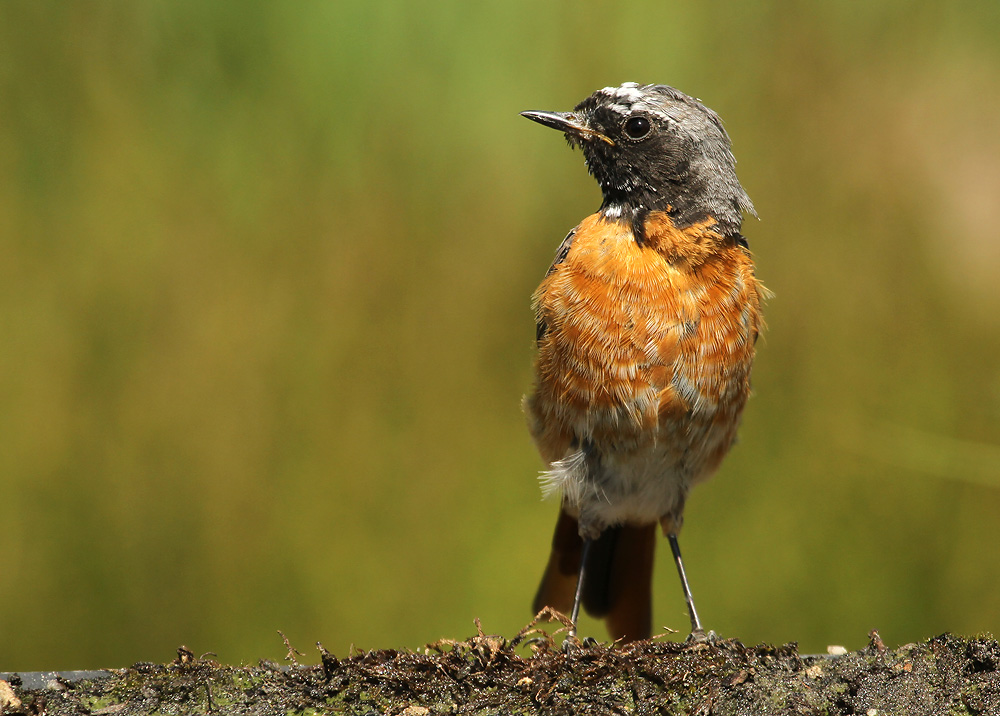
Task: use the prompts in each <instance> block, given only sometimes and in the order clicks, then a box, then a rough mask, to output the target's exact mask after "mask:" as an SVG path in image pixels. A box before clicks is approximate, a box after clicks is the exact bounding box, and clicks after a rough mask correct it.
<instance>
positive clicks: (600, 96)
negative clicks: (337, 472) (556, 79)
mask: <svg viewBox="0 0 1000 716" xmlns="http://www.w3.org/2000/svg"><path fill="white" fill-rule="evenodd" d="M527 114H528V116H529V118H531V119H535V120H536V121H539V122H541V123H543V124H547V125H549V126H553V127H556V128H558V129H561V130H562V131H564V132H566V134H567V137H568V138H570V140H571V141H573V142H575V143H578V144H580V145H581V146H582V147H583V149H584V152H585V156H586V158H587V162H588V166H589V167H590V170H591V172H592V173H593V174H594V175H595V176H596V177H597V178H598V181H599V182H600V183H601V186H602V189H603V190H604V194H605V202H604V204H603V205H602V208H601V211H599V212H598V213H596V214H594V215H592V216H589V217H587V218H586V219H584V220H583V221H582V222H581V223H580V224H579V225H578V226H577V227H576V228H575V229H574V230H573V231H572V232H571V233H570V235H569V236H568V237H567V238H566V240H565V241H564V242H563V245H562V246H561V247H560V250H559V253H558V255H557V257H556V261H555V262H554V263H553V265H552V267H551V268H550V269H549V272H548V274H547V275H546V277H545V279H544V280H543V281H542V283H541V285H540V286H539V288H538V290H537V291H536V292H535V295H534V307H535V313H536V318H537V322H538V327H539V328H538V356H537V360H536V365H535V370H536V380H535V389H534V391H533V393H532V394H531V395H530V396H529V397H528V398H527V399H526V400H525V411H526V413H527V416H528V423H529V427H530V430H531V434H532V436H533V437H534V439H535V442H536V444H537V445H538V449H539V451H540V453H541V455H542V457H543V459H544V460H545V461H546V462H547V463H548V464H549V469H548V470H547V471H546V473H545V475H544V478H543V479H544V482H545V489H546V490H547V491H552V492H554V491H556V490H558V491H560V492H561V494H562V506H561V511H560V520H559V524H558V525H557V528H556V534H555V537H554V540H553V552H552V556H551V557H550V560H549V566H548V568H547V570H546V575H545V578H544V579H543V581H542V585H541V587H540V589H539V593H538V596H537V597H536V602H535V607H536V609H540V608H541V607H542V606H546V605H547V606H553V607H555V608H557V609H560V610H563V611H566V610H567V609H568V608H569V607H570V606H571V605H572V606H573V607H574V614H575V608H576V607H577V606H578V605H579V601H580V596H579V595H580V594H581V592H579V591H577V586H578V584H577V582H578V580H583V577H582V575H583V573H584V570H583V566H584V562H586V564H587V565H590V566H588V570H589V572H588V573H587V576H586V579H585V580H583V584H584V586H583V591H582V595H583V598H582V600H583V603H584V605H585V606H587V608H588V610H589V611H591V612H592V613H594V614H596V615H598V616H607V618H608V625H609V629H610V630H611V632H612V635H613V636H615V637H622V638H627V639H633V638H642V637H645V636H648V635H649V629H650V594H649V593H650V583H651V571H652V562H653V546H654V541H653V530H654V528H655V525H656V524H657V523H660V524H661V525H662V527H663V530H664V532H666V533H667V535H668V536H669V537H670V538H671V546H672V547H673V549H674V554H675V558H676V560H677V564H678V568H679V569H680V570H681V578H682V583H683V584H684V588H685V594H686V596H687V597H688V605H689V609H690V611H691V619H692V629H693V630H694V631H697V632H700V629H701V627H700V622H699V621H698V618H697V615H696V613H695V610H694V604H693V601H691V599H690V594H689V591H688V588H687V582H686V578H685V576H684V574H683V566H682V563H681V562H680V553H679V548H678V547H677V545H676V534H677V532H678V530H679V529H680V526H681V523H682V518H683V509H684V501H685V498H686V496H687V493H688V490H689V489H690V488H691V486H692V485H694V484H695V483H697V482H699V481H701V480H704V479H706V478H708V477H709V476H710V475H711V474H712V473H713V472H714V471H715V470H716V469H717V468H718V466H719V464H720V462H721V461H722V458H723V457H724V456H725V454H726V453H727V452H728V450H729V448H730V447H731V446H732V444H733V442H734V440H735V437H736V431H737V428H738V426H739V422H740V416H741V414H742V412H743V408H744V405H745V404H746V401H747V398H748V396H749V394H750V368H751V364H752V362H753V357H754V345H755V341H756V338H757V335H758V332H759V331H760V328H761V325H762V318H761V312H760V308H761V302H762V297H763V288H762V287H761V285H760V283H759V282H758V281H757V279H756V277H755V275H754V267H753V263H752V260H751V256H750V252H749V250H748V249H747V246H746V242H745V240H744V239H743V237H742V235H741V234H740V233H739V226H740V220H741V217H740V214H741V212H742V211H744V210H751V211H752V205H750V203H749V199H747V198H746V195H745V193H743V191H742V188H741V187H740V186H739V183H738V182H737V181H736V179H735V173H733V172H732V163H733V162H732V155H731V154H730V153H729V144H728V137H727V136H726V135H725V132H724V130H722V127H721V123H719V122H718V118H717V117H715V115H714V113H712V112H711V111H710V110H707V109H706V108H704V107H703V106H702V105H700V104H699V103H697V102H696V101H694V100H691V98H689V97H687V96H686V95H683V94H681V93H679V92H677V91H676V90H672V89H670V88H665V87H662V86H652V85H648V86H644V87H639V86H637V85H633V84H626V85H623V86H622V87H620V88H607V89H605V90H601V91H600V92H598V93H595V95H593V96H592V97H591V98H588V100H585V101H584V102H583V103H581V105H579V106H578V107H577V109H576V110H575V111H574V112H573V113H568V114H557V113H538V112H536V113H527ZM636 117H639V118H641V119H642V120H643V122H644V124H643V122H638V123H637V122H636V120H635V118H636ZM685 172H687V173H686V174H685ZM668 179H669V181H668ZM585 545H587V547H586V548H585ZM591 546H593V551H590V552H588V551H587V550H590V549H591ZM585 552H586V553H587V556H583V555H584V553H585ZM574 597H576V598H575V599H574Z"/></svg>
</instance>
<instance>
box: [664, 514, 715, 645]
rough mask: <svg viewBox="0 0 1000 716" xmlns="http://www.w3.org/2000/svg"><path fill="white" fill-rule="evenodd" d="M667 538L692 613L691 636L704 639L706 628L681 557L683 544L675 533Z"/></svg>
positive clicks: (689, 610) (699, 639)
mask: <svg viewBox="0 0 1000 716" xmlns="http://www.w3.org/2000/svg"><path fill="white" fill-rule="evenodd" d="M667 539H668V540H670V551H671V552H673V553H674V564H676V565H677V574H679V575H680V578H681V588H682V589H683V590H684V599H685V600H687V607H688V613H689V614H690V615H691V638H692V639H693V640H695V641H702V640H704V639H705V638H706V635H705V630H704V629H702V628H701V620H700V619H698V611H697V610H696V609H695V608H694V597H692V596H691V587H690V585H688V578H687V573H686V572H685V571H684V560H682V559H681V546H680V545H679V544H678V543H677V535H676V534H675V533H673V532H671V533H670V534H668V535H667Z"/></svg>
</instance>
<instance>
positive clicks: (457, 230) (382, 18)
mask: <svg viewBox="0 0 1000 716" xmlns="http://www.w3.org/2000/svg"><path fill="white" fill-rule="evenodd" d="M998 37H1000V12H998V11H997V9H996V8H994V7H993V6H991V5H989V4H987V3H980V4H975V3H962V2H959V3H952V4H948V5H940V6H934V5H922V6H913V5H912V4H911V3H903V2H883V3H879V4H871V5H869V6H866V8H861V7H859V6H856V5H854V4H848V3H831V4H827V5H825V6H823V7H822V8H820V7H818V6H811V5H804V4H797V3H791V2H772V3H764V4H757V5H755V6H752V7H751V6H750V5H747V6H746V7H744V8H742V9H738V8H735V7H733V6H731V5H727V4H723V3H717V2H709V3H702V4H701V5H698V6H697V8H693V7H688V8H685V7H683V6H681V5H679V4H678V5H672V4H663V3H652V2H650V3H635V4H633V5H630V6H629V7H628V8H622V7H618V6H616V5H614V4H608V3H601V2H596V1H594V2H582V3H574V4H573V5H572V6H570V5H565V6H563V5H560V4H553V5H543V4H542V5H540V4H538V3H527V2H523V1H521V0H515V1H512V2H508V3H504V4H496V3H486V4H476V3H459V2H436V3H420V4H413V3H401V2H383V3H355V2H338V3H326V2H312V3H296V4H268V3H259V2H256V3H255V2H250V3H239V4H236V3H232V4H225V5H217V4H204V3H197V2H173V3H145V4H141V5H93V4H89V3H65V4H54V3H53V4H36V3H30V4H29V3H8V4H4V5H3V6H2V7H0V92H2V94H0V96H2V98H3V100H2V102H0V336H2V340H0V525H2V535H3V537H2V538H0V544H2V549H0V555H2V557H0V575H2V576H0V636H2V638H0V670H8V669H42V668H46V669H47V668H86V667H94V666H108V665H120V664H126V663H129V662H132V661H136V660H148V659H152V660H157V659H167V658H169V657H170V655H171V650H172V649H173V647H175V646H177V645H178V644H180V643H185V644H187V645H189V646H190V647H192V648H193V649H194V650H195V651H204V650H213V651H215V652H217V653H218V654H219V656H220V657H221V658H222V659H224V660H226V661H241V660H242V661H248V660H253V659H256V658H258V657H261V656H270V657H278V656H280V655H282V654H283V649H282V648H281V646H280V641H279V640H278V638H277V636H276V634H275V630H276V629H282V630H284V631H285V632H286V633H287V634H288V635H289V637H290V638H291V639H292V641H293V643H296V644H297V645H299V646H300V648H301V647H302V646H304V645H306V644H310V643H312V642H314V641H316V640H320V641H322V642H324V644H326V645H327V646H328V647H329V648H330V649H332V650H334V651H336V652H338V653H344V652H345V651H346V650H347V648H348V647H349V645H350V644H355V645H357V646H359V647H365V648H368V647H403V646H409V647H416V646H419V645H420V644H422V643H424V642H427V641H432V640H434V639H437V638H439V637H441V636H450V637H461V636H465V635H467V634H468V633H470V632H471V630H472V619H473V618H474V617H477V616H478V617H480V618H481V619H482V620H483V624H484V627H485V628H486V629H488V630H491V631H497V632H501V633H505V634H512V633H513V632H515V631H516V630H517V629H518V628H519V627H520V626H521V625H522V624H523V623H524V622H525V621H526V620H527V618H528V617H529V614H528V604H529V602H530V598H531V595H532V593H533V590H534V587H535V580H536V579H537V577H538V574H539V571H540V569H541V566H542V564H543V562H544V559H545V553H546V549H547V543H548V539H549V535H550V529H551V523H552V521H553V519H554V508H555V506H554V505H551V504H541V503H540V502H539V501H538V491H537V487H536V485H535V484H534V479H533V476H534V474H535V472H536V471H537V470H538V469H539V467H540V465H539V462H538V459H537V457H536V456H535V454H534V451H533V448H532V446H531V444H530V441H529V439H528V437H527V433H526V431H525V430H524V428H523V421H522V417H521V415H520V411H519V398H520V396H521V395H522V394H523V393H524V392H525V391H526V390H527V389H528V386H529V383H530V379H531V377H530V362H531V355H532V345H531V343H532V335H533V326H532V321H531V315H530V311H529V309H528V297H529V295H530V293H531V290H532V289H533V287H534V285H535V284H536V282H537V281H538V279H539V278H540V276H541V274H542V272H543V271H544V269H545V267H546V266H547V265H548V261H549V260H550V258H551V254H552V251H554V249H555V246H556V245H557V244H558V242H559V240H560V239H561V238H562V236H563V235H564V234H565V232H566V230H568V229H569V228H570V227H571V226H572V225H573V224H574V223H575V222H576V221H577V220H579V219H580V218H582V217H583V216H584V215H585V214H586V213H588V212H590V211H592V210H593V209H594V208H595V207H596V206H597V203H598V192H597V188H596V186H595V185H593V182H592V180H590V179H589V178H588V177H587V176H586V173H585V171H584V170H583V168H582V166H581V161H580V157H579V154H575V155H572V154H570V153H569V151H568V150H567V149H566V147H565V146H563V144H562V143H561V142H560V141H559V139H558V137H557V136H553V135H552V134H551V133H548V132H544V131H542V130H540V129H539V128H538V127H536V126H534V125H531V124H529V123H527V122H524V121H523V120H521V119H520V118H518V117H517V112H518V111H520V110H523V109H562V108H568V107H570V106H572V105H573V104H574V103H575V102H577V101H579V100H580V99H582V98H583V97H584V96H586V95H587V94H588V93H590V92H591V91H593V90H594V89H596V88H598V87H602V86H604V85H607V84H617V83H620V82H622V81H625V80H638V81H659V82H667V83H670V84H674V85H676V86H678V87H680V88H681V89H683V90H685V91H687V92H690V93H692V94H695V95H698V96H700V97H702V98H703V99H704V100H705V101H706V102H707V103H708V104H709V105H710V106H712V107H713V108H715V109H717V110H718V111H719V112H720V113H721V114H722V116H723V117H724V118H725V119H726V121H727V125H728V127H729V130H730V133H731V134H732V136H733V138H734V142H735V151H736V154H737V157H738V158H739V160H740V166H739V168H740V173H741V177H742V179H743V182H744V184H745V185H746V187H747V189H748V190H749V192H750V194H751V196H752V197H753V199H754V201H755V203H756V204H757V208H758V210H759V213H760V215H761V221H760V222H759V223H758V222H756V221H753V220H750V221H749V222H748V224H747V225H746V227H745V233H746V234H747V235H748V237H749V238H750V242H751V246H752V247H753V249H754V251H755V253H756V255H757V258H758V265H759V272H760V275H761V277H762V278H763V279H764V281H765V283H766V284H767V285H768V286H769V287H770V288H772V289H773V290H774V292H775V294H776V296H775V298H774V299H773V300H772V301H771V302H770V304H769V305H768V311H767V315H768V322H769V330H768V332H767V335H766V337H765V339H764V340H762V341H761V344H760V352H759V361H758V366H757V369H756V372H755V384H756V392H757V395H756V397H755V398H754V399H753V401H752V403H751V405H750V408H749V409H748V412H747V415H746V418H745V426H744V430H743V433H742V440H741V443H740V444H739V446H738V447H737V448H736V449H735V450H734V452H733V454H732V455H731V456H730V458H729V459H728V461H727V462H726V464H725V466H724V468H723V470H722V471H721V473H720V474H719V475H718V476H717V478H716V479H715V480H713V481H712V482H710V483H708V484H707V485H705V486H703V487H700V488H699V489H698V490H696V491H695V493H694V494H693V495H692V497H691V500H690V503H689V510H688V518H687V525H688V526H687V528H686V531H685V534H684V537H683V539H684V545H685V552H686V556H687V559H688V562H689V568H690V571H691V578H692V581H693V583H694V588H695V592H696V596H697V598H698V600H699V606H700V609H701V611H702V612H703V616H704V618H705V621H706V622H707V623H708V624H709V625H710V626H711V627H713V628H715V629H716V630H717V631H719V632H721V633H723V634H725V635H732V636H737V637H740V638H743V639H745V640H751V641H755V640H769V641H775V642H780V641H784V640H789V639H795V640H798V641H799V642H800V644H801V645H802V646H803V648H805V649H813V650H819V649H822V648H823V647H824V646H825V645H826V644H827V643H845V644H847V645H850V646H857V645H859V644H860V643H861V642H862V641H863V639H864V638H865V637H864V634H865V633H866V632H867V631H868V630H869V629H870V628H873V627H878V628H880V629H881V631H882V634H883V637H884V638H885V639H886V640H887V641H891V642H897V643H900V642H905V641H911V640H915V639H919V638H922V637H926V636H928V635H931V634H934V633H938V632H942V631H945V630H954V631H958V632H965V633H971V632H978V631H984V630H994V631H995V630H996V629H997V628H998V627H997V622H998V618H1000V609H998V607H997V604H1000V593H998V592H1000V556H998V552H997V550H996V549H995V546H994V545H995V542H996V534H995V533H996V514H997V510H998V508H1000V461H998V459H997V446H998V445H1000V369H998V367H997V366H998V363H997V359H996V356H997V353H998V349H1000V319H998V318H997V315H998V313H997V312H998V309H1000V291H998V290H997V284H998V278H1000V229H998V227H1000V202H998V201H997V200H996V197H997V196H1000V135H998V133H997V132H996V126H997V123H998V119H1000V91H998V89H997V88H998V87H1000V41H998V40H997V38H998ZM656 604H657V623H658V624H663V625H667V626H671V627H674V628H678V629H683V627H684V625H685V623H686V622H685V619H686V617H685V615H684V611H683V603H682V600H681V598H680V594H679V589H678V587H677V585H676V577H675V575H674V574H673V572H672V569H671V567H670V564H669V561H668V560H666V559H663V560H661V565H660V569H659V574H658V577H657V597H656ZM594 631H595V632H597V633H600V632H599V630H598V628H597V627H594Z"/></svg>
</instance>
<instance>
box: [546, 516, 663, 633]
mask: <svg viewBox="0 0 1000 716" xmlns="http://www.w3.org/2000/svg"><path fill="white" fill-rule="evenodd" d="M655 548H656V526H655V525H644V526H641V527H636V526H633V525H621V526H618V527H611V528H608V529H606V530H605V531H604V532H603V533H602V534H601V536H600V537H599V538H598V539H597V540H595V541H594V543H593V544H592V545H591V547H590V552H589V555H588V558H587V570H586V577H585V583H584V587H583V606H584V609H586V611H587V613H588V614H590V615H591V616H594V617H598V618H601V617H603V618H604V619H605V620H606V623H607V627H608V632H609V633H610V635H611V637H612V638H614V639H624V640H625V641H634V640H637V639H646V638H648V637H649V636H650V634H651V625H652V578H653V556H654V554H655ZM582 549H583V540H582V538H581V537H580V532H579V524H578V522H577V520H576V518H574V517H572V516H571V515H569V514H568V513H567V512H566V511H565V510H560V512H559V520H558V522H557V523H556V530H555V534H554V535H553V537H552V553H551V554H550V555H549V562H548V565H547V566H546V569H545V574H544V576H543V577H542V583H541V585H539V587H538V592H537V593H536V595H535V601H534V609H535V612H536V613H537V612H538V611H540V610H541V609H542V608H543V607H546V606H549V607H552V608H554V609H557V610H559V611H561V612H563V613H566V614H569V612H570V611H571V610H572V608H573V597H574V595H575V592H576V579H577V574H578V573H579V571H580V554H581V552H582Z"/></svg>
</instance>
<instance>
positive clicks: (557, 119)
mask: <svg viewBox="0 0 1000 716" xmlns="http://www.w3.org/2000/svg"><path fill="white" fill-rule="evenodd" d="M521 116H522V117H527V118H528V119H530V120H531V121H532V122H538V123H539V124H544V125H545V126H546V127H552V129H558V130H559V131H560V132H565V133H566V134H569V135H572V136H573V137H575V138H576V139H580V140H589V139H600V140H601V141H602V142H607V143H608V144H610V145H611V146H612V147H613V146H615V143H614V140H612V139H610V138H609V137H606V136H605V135H603V134H601V133H600V132H598V131H597V130H595V129H591V128H590V127H588V126H587V125H586V124H584V123H583V122H582V121H580V118H579V117H577V116H576V115H575V114H573V113H572V112H521Z"/></svg>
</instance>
